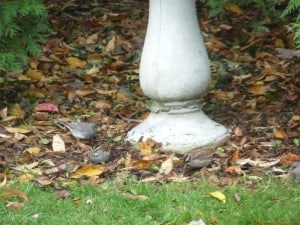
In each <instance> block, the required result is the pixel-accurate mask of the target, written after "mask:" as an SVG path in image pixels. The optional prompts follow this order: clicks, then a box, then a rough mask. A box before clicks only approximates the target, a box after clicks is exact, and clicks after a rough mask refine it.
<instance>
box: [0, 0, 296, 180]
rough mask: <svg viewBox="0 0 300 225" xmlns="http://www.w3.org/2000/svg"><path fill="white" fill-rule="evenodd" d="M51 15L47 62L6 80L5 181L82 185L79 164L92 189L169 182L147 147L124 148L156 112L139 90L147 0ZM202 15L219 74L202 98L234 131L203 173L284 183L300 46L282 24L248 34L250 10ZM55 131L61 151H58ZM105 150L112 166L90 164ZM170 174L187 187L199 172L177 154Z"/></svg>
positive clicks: (74, 4) (65, 5)
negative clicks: (110, 181)
mask: <svg viewBox="0 0 300 225" xmlns="http://www.w3.org/2000/svg"><path fill="white" fill-rule="evenodd" d="M47 6H48V9H49V11H50V16H51V23H52V25H53V27H54V31H55V32H56V33H55V34H53V36H52V37H51V38H49V39H48V41H47V43H46V44H45V46H44V53H43V56H42V57H40V58H39V59H32V61H31V62H30V64H29V65H28V68H27V69H26V71H25V72H24V74H19V73H17V74H9V76H8V77H9V80H8V81H7V82H6V83H4V84H2V86H1V99H0V102H1V109H2V111H1V118H2V121H1V129H0V134H1V136H0V172H1V173H2V174H3V175H2V178H4V177H5V176H8V177H13V176H14V175H17V176H18V177H19V179H21V180H22V181H23V180H36V181H37V182H38V183H40V184H41V185H52V184H54V183H55V182H66V181H67V180H68V179H69V178H70V177H72V174H73V178H76V171H78V170H77V169H78V168H80V167H82V168H84V169H85V170H84V171H81V172H82V174H83V175H84V176H83V177H90V179H92V180H93V181H94V182H96V183H98V182H100V180H101V178H103V177H105V176H108V175H113V176H115V175H118V174H120V173H127V172H128V171H130V173H134V174H136V175H138V176H139V177H141V178H142V179H143V178H148V179H150V180H151V179H152V180H157V179H160V178H162V177H160V176H159V177H157V175H156V174H157V172H158V171H159V168H160V167H161V165H162V162H164V161H165V160H166V159H168V157H169V155H166V154H163V153H160V152H159V146H158V145H155V143H152V142H151V141H149V142H145V143H141V144H140V145H139V148H137V146H131V145H129V144H128V143H125V141H124V139H125V136H126V133H127V131H128V130H130V128H132V127H133V126H135V125H136V124H137V123H138V122H139V121H140V120H141V119H142V118H145V117H146V116H147V112H148V110H147V108H149V102H148V100H147V99H146V98H145V97H144V96H143V94H142V91H141V89H140V87H139V83H138V65H139V60H140V55H141V50H142V46H143V40H144V37H145V29H146V25H147V21H148V1H130V0H127V1H125V0H124V1H99V2H98V3H97V1H94V2H91V3H87V2H85V1H69V2H65V1H64V2H62V3H57V2H56V1H51V0H49V1H47ZM198 6H199V7H198V13H199V16H200V20H199V21H200V25H201V28H202V31H203V35H204V39H205V43H206V47H207V49H208V52H209V56H210V59H211V67H212V75H213V81H212V84H211V90H210V91H209V92H208V93H207V94H206V95H205V96H203V99H204V100H205V102H206V104H205V106H204V111H205V112H206V113H207V114H208V115H209V116H210V117H211V118H213V119H214V120H216V121H218V122H220V123H222V124H224V125H225V126H226V127H228V128H229V129H230V130H231V131H232V138H231V139H230V141H229V142H228V143H227V144H226V145H225V146H223V147H221V148H218V149H216V151H217V153H216V155H215V157H214V160H213V163H212V165H210V166H208V168H204V169H202V170H201V173H200V174H202V175H205V176H209V177H210V178H212V179H214V180H215V181H216V182H219V181H221V183H222V182H223V181H224V179H225V180H226V181H225V183H228V182H232V180H234V178H235V177H239V176H240V175H242V174H244V173H246V174H249V175H252V176H254V175H255V176H257V177H261V176H263V175H265V174H266V173H269V172H270V171H271V172H272V171H273V172H274V171H275V172H274V173H276V174H285V173H286V172H287V170H286V169H287V167H288V166H289V165H290V164H292V163H293V162H294V161H296V160H299V154H300V153H299V151H300V149H299V148H300V135H299V134H300V131H299V129H300V126H299V124H300V110H299V109H300V107H299V106H300V101H299V94H300V89H299V85H300V77H299V73H300V69H299V68H300V67H299V64H298V58H297V57H295V56H293V54H294V52H292V51H288V52H286V55H284V56H282V54H283V53H284V52H283V49H290V48H291V49H292V48H293V46H292V37H293V33H292V32H288V31H287V30H286V29H285V28H283V27H280V26H278V25H276V24H270V26H269V27H268V26H265V27H261V28H262V29H260V30H259V31H254V30H253V29H252V27H251V26H250V25H251V23H252V22H253V21H255V20H256V19H257V17H256V15H255V14H254V13H253V12H252V11H251V10H249V11H245V14H244V15H239V16H237V15H235V14H234V13H232V12H226V13H225V14H224V15H223V17H219V18H208V16H207V11H206V10H205V9H204V8H203V7H202V6H201V5H198ZM280 55H281V56H280ZM40 103H51V104H53V106H57V107H58V108H59V112H58V113H57V112H54V111H55V110H54V111H53V112H49V111H47V112H40V111H39V110H36V106H37V105H38V104H40ZM50 111H51V110H50ZM55 118H63V119H69V120H72V121H75V120H78V119H80V120H82V121H88V122H95V123H97V124H99V126H100V129H99V135H98V137H97V138H96V139H93V140H90V141H80V142H79V141H78V140H75V139H74V138H73V137H72V136H71V134H70V133H69V132H67V131H64V130H62V128H60V127H58V126H56V125H55V124H54V123H53V119H55ZM21 125H22V126H21ZM20 126H21V127H20ZM11 128H16V129H11ZM55 134H59V135H60V137H61V138H62V139H63V142H64V143H65V145H66V151H59V152H55V151H53V148H52V142H53V136H54V135H55ZM98 145H100V146H101V147H102V148H103V149H104V150H111V153H112V156H111V159H110V161H109V162H108V163H107V164H105V165H96V166H90V164H89V154H90V151H91V148H95V147H96V146H98ZM280 159H281V161H280V162H279V160H280ZM173 166H174V169H173V170H172V172H170V173H169V174H168V175H167V176H163V179H169V180H180V179H184V178H183V177H184V176H186V175H192V174H194V172H195V171H193V170H191V169H190V168H188V167H186V165H185V164H184V162H183V157H182V156H178V157H176V158H174V165H173ZM74 173H75V175H74ZM70 174H71V175H70ZM77 175H78V174H77ZM99 175H101V176H99ZM194 175H195V174H194ZM79 177H80V176H79ZM192 177H194V176H192Z"/></svg>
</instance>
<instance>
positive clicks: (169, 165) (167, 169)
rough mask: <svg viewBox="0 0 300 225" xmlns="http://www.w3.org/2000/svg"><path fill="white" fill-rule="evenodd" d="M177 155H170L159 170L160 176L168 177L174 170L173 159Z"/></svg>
mask: <svg viewBox="0 0 300 225" xmlns="http://www.w3.org/2000/svg"><path fill="white" fill-rule="evenodd" d="M174 156H175V154H172V155H170V156H169V157H168V158H167V159H166V160H165V161H164V162H163V163H162V164H161V167H160V169H159V173H160V174H165V175H168V174H170V173H171V172H172V170H173V158H174Z"/></svg>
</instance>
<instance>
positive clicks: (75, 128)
mask: <svg viewBox="0 0 300 225" xmlns="http://www.w3.org/2000/svg"><path fill="white" fill-rule="evenodd" d="M54 122H55V123H57V124H61V125H63V126H64V127H66V128H68V129H69V131H70V132H71V134H72V135H73V136H74V137H76V138H78V139H91V138H92V137H94V136H95V135H96V134H97V128H98V126H97V124H95V123H87V122H65V121H62V120H54Z"/></svg>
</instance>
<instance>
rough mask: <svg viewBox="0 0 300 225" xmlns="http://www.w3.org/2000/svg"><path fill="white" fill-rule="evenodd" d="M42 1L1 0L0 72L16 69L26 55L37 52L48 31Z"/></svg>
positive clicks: (20, 65) (36, 53) (19, 66)
mask: <svg viewBox="0 0 300 225" xmlns="http://www.w3.org/2000/svg"><path fill="white" fill-rule="evenodd" d="M47 16H48V15H47V10H46V8H45V6H44V5H43V3H42V1H41V0H6V1H1V2H0V72H1V71H2V72H3V71H11V70H19V69H21V68H22V65H23V64H24V63H26V60H27V57H28V55H38V54H39V53H40V44H41V43H42V42H43V41H44V39H45V38H46V36H47V35H48V34H49V33H50V26H49V23H48V20H47Z"/></svg>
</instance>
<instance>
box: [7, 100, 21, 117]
mask: <svg viewBox="0 0 300 225" xmlns="http://www.w3.org/2000/svg"><path fill="white" fill-rule="evenodd" d="M8 113H9V114H10V115H11V116H15V117H16V118H18V119H24V116H25V112H24V110H23V109H22V108H21V106H20V105H19V104H15V105H14V106H13V107H12V108H10V110H9V112H8Z"/></svg>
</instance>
